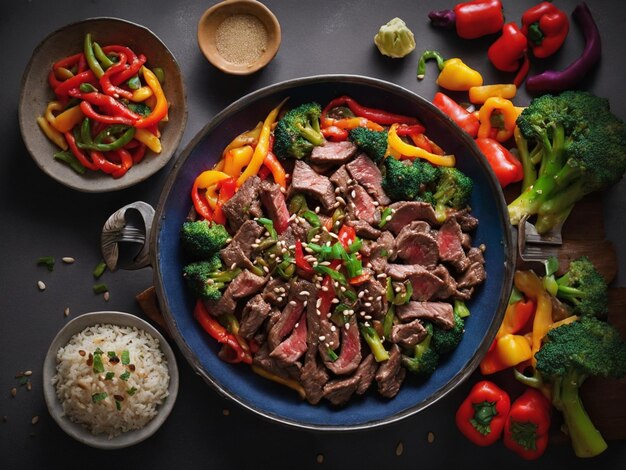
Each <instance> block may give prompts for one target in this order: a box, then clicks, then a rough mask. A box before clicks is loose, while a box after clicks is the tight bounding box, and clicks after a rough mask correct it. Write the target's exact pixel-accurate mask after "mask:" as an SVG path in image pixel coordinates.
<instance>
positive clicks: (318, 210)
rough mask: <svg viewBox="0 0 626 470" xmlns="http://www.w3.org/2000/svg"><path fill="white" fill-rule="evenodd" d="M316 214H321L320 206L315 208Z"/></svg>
mask: <svg viewBox="0 0 626 470" xmlns="http://www.w3.org/2000/svg"><path fill="white" fill-rule="evenodd" d="M315 213H316V214H319V213H320V206H315Z"/></svg>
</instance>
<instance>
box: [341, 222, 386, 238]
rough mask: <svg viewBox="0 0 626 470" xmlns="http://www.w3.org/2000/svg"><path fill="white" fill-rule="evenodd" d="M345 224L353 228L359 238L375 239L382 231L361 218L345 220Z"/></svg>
mask: <svg viewBox="0 0 626 470" xmlns="http://www.w3.org/2000/svg"><path fill="white" fill-rule="evenodd" d="M347 225H349V226H351V227H352V228H354V231H355V232H356V234H357V235H358V236H359V237H361V238H367V239H369V240H376V239H378V237H380V234H381V233H382V232H381V231H380V230H378V229H377V228H375V227H372V226H371V225H370V224H368V223H367V222H365V221H363V220H350V221H348V222H347Z"/></svg>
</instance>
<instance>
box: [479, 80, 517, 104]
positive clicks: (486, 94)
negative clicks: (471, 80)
mask: <svg viewBox="0 0 626 470" xmlns="http://www.w3.org/2000/svg"><path fill="white" fill-rule="evenodd" d="M516 94H517V87H516V86H515V85H514V84H513V83H498V84H495V85H482V86H473V87H472V88H470V89H469V100H470V101H471V102H472V103H474V104H483V103H484V102H485V101H487V100H488V99H489V98H491V97H492V96H496V97H498V98H505V99H507V100H510V99H513V98H515V95H516Z"/></svg>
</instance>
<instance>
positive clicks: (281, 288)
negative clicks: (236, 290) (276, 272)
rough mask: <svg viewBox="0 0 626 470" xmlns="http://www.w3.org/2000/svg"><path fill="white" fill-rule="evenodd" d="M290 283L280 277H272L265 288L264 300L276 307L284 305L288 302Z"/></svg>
mask: <svg viewBox="0 0 626 470" xmlns="http://www.w3.org/2000/svg"><path fill="white" fill-rule="evenodd" d="M288 294H289V284H288V283H286V282H285V281H283V280H282V279H280V278H272V279H270V280H269V281H268V282H267V284H265V288H264V289H263V292H262V295H263V300H265V301H266V302H268V303H269V304H271V305H273V306H275V307H284V306H285V305H286V304H287V296H288Z"/></svg>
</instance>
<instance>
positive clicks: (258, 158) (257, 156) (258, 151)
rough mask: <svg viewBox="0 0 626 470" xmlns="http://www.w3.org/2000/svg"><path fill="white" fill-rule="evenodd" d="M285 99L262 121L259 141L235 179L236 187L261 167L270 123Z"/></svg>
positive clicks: (268, 144)
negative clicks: (248, 161)
mask: <svg viewBox="0 0 626 470" xmlns="http://www.w3.org/2000/svg"><path fill="white" fill-rule="evenodd" d="M287 99H288V98H285V99H284V100H283V101H281V102H280V103H279V104H278V106H276V107H275V108H274V109H272V110H271V111H270V113H269V114H268V115H267V117H266V118H265V120H264V121H263V127H262V128H261V133H260V134H259V141H258V143H257V144H256V147H255V148H254V153H253V154H252V159H251V160H250V163H249V164H248V166H247V167H246V169H245V170H244V172H243V173H242V174H241V176H239V178H238V179H237V187H239V186H241V185H242V184H243V183H244V182H245V181H246V180H247V179H248V178H250V177H251V176H253V175H256V174H257V173H258V171H259V169H260V168H261V165H263V161H264V160H265V157H266V156H267V152H268V151H269V148H270V133H271V131H272V124H274V122H275V121H276V118H277V117H278V113H279V112H280V109H281V108H282V106H283V104H285V102H286V101H287Z"/></svg>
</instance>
